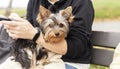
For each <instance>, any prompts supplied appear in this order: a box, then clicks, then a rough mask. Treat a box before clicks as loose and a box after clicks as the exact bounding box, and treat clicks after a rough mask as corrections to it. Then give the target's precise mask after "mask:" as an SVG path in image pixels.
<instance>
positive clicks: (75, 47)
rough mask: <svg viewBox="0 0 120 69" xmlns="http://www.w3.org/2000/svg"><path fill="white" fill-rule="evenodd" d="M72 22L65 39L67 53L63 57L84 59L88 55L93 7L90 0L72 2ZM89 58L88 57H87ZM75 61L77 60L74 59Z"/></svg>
mask: <svg viewBox="0 0 120 69" xmlns="http://www.w3.org/2000/svg"><path fill="white" fill-rule="evenodd" d="M73 15H74V16H75V18H74V22H73V23H72V25H71V26H70V32H69V34H68V37H67V38H66V41H67V47H68V50H67V53H66V55H64V56H63V59H66V60H67V58H68V59H81V60H82V59H85V58H87V57H88V56H89V55H90V49H91V43H90V35H91V26H92V23H93V18H94V9H93V6H92V3H91V1H90V0H75V2H73ZM88 59H89V57H88ZM76 62H77V61H76Z"/></svg>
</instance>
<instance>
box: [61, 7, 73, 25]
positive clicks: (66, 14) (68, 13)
mask: <svg viewBox="0 0 120 69" xmlns="http://www.w3.org/2000/svg"><path fill="white" fill-rule="evenodd" d="M61 14H62V16H63V17H65V18H66V19H67V20H68V21H69V22H70V23H72V22H73V19H74V16H73V14H72V6H68V7H67V8H66V9H65V10H62V12H61Z"/></svg>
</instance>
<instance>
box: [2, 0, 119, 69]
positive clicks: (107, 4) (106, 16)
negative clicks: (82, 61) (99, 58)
mask: <svg viewBox="0 0 120 69" xmlns="http://www.w3.org/2000/svg"><path fill="white" fill-rule="evenodd" d="M28 1H29V0H0V16H9V14H10V13H17V14H19V15H20V16H21V17H22V16H25V14H26V7H27V3H28ZM92 2H93V6H94V9H95V19H94V23H109V22H113V23H114V22H116V21H117V22H120V4H119V3H120V0H92ZM90 69H109V68H108V67H105V66H99V65H92V64H91V68H90Z"/></svg>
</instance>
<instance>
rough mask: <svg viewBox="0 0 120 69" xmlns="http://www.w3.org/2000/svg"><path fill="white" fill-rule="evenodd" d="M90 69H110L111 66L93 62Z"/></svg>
mask: <svg viewBox="0 0 120 69" xmlns="http://www.w3.org/2000/svg"><path fill="white" fill-rule="evenodd" d="M90 69H109V67H105V66H100V65H93V64H91V65H90Z"/></svg>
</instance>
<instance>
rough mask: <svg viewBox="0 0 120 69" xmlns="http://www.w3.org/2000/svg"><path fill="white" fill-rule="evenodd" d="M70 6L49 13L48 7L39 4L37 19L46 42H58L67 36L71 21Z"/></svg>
mask: <svg viewBox="0 0 120 69" xmlns="http://www.w3.org/2000/svg"><path fill="white" fill-rule="evenodd" d="M73 18H74V16H73V15H72V7H71V6H69V7H67V8H66V9H65V10H61V11H59V12H58V13H51V12H50V11H49V10H48V9H46V8H44V7H43V6H40V12H39V14H38V17H37V21H38V23H39V25H40V27H41V29H42V32H43V33H44V39H45V41H47V42H59V41H61V40H63V39H65V37H66V36H67V33H68V31H69V23H72V21H73Z"/></svg>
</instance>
